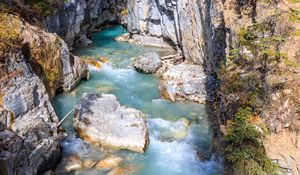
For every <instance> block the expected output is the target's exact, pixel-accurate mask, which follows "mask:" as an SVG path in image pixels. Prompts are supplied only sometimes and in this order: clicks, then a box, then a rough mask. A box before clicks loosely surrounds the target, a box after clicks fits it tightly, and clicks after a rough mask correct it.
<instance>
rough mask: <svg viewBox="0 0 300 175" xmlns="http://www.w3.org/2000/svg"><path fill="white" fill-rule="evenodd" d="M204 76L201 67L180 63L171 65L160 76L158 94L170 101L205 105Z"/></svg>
mask: <svg viewBox="0 0 300 175" xmlns="http://www.w3.org/2000/svg"><path fill="white" fill-rule="evenodd" d="M206 78H207V77H206V75H205V73H204V70H203V68H202V66H201V65H193V64H190V63H185V62H184V63H181V64H178V65H171V66H170V67H168V68H167V69H166V71H165V72H164V73H163V74H162V82H161V84H160V87H159V89H160V92H161V95H162V97H164V98H167V99H170V100H171V101H173V102H174V101H176V100H181V99H186V100H191V101H196V102H199V103H205V100H206V86H205V83H206V81H207V80H206Z"/></svg>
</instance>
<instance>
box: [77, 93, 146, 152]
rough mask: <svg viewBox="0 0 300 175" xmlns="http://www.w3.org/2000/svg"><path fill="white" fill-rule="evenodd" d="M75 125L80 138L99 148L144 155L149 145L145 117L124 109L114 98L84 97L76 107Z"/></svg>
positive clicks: (102, 96) (139, 113) (104, 96)
mask: <svg viewBox="0 0 300 175" xmlns="http://www.w3.org/2000/svg"><path fill="white" fill-rule="evenodd" d="M73 125H74V128H75V131H76V132H77V134H78V135H79V136H80V137H81V138H83V139H84V140H86V141H88V142H90V143H92V144H94V145H96V146H100V147H105V148H113V149H127V150H131V151H136V152H140V153H144V151H145V150H146V148H147V146H148V143H149V136H148V128H147V124H146V116H145V115H144V114H143V113H142V112H140V111H139V110H136V109H133V108H128V107H125V106H121V105H120V103H119V102H118V101H117V98H116V96H114V95H111V94H95V93H92V94H87V93H86V94H84V95H83V96H82V98H81V99H80V100H79V101H78V102H77V104H76V106H75V112H74V123H73Z"/></svg>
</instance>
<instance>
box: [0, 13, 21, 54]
mask: <svg viewBox="0 0 300 175" xmlns="http://www.w3.org/2000/svg"><path fill="white" fill-rule="evenodd" d="M20 32H21V20H20V19H18V18H17V17H15V16H13V15H9V14H6V13H0V55H2V54H3V53H5V52H7V50H8V49H9V48H11V47H18V41H19V35H20Z"/></svg>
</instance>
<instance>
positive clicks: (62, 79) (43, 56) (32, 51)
mask: <svg viewBox="0 0 300 175" xmlns="http://www.w3.org/2000/svg"><path fill="white" fill-rule="evenodd" d="M22 28H23V29H22V31H21V33H20V38H21V40H22V50H23V54H24V59H26V60H27V61H28V62H29V64H30V65H31V67H32V69H33V71H34V72H35V73H36V74H37V75H38V76H39V77H40V78H41V79H42V80H44V82H45V86H46V89H47V91H48V94H49V96H50V98H53V97H54V96H55V93H56V91H57V90H61V91H65V92H68V91H70V90H71V89H72V88H73V87H74V86H75V85H76V84H77V83H78V82H79V81H80V80H81V79H82V78H86V77H87V76H88V71H87V67H86V65H85V64H84V62H83V61H82V60H81V59H80V58H78V57H76V56H73V55H72V54H70V52H69V50H68V47H67V44H66V43H65V42H64V41H63V40H62V39H60V38H59V37H58V36H57V35H55V34H50V33H47V32H45V31H43V30H41V29H40V28H37V27H34V26H31V25H29V24H28V23H25V22H24V23H23V26H22Z"/></svg>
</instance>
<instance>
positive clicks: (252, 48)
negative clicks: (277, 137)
mask: <svg viewBox="0 0 300 175" xmlns="http://www.w3.org/2000/svg"><path fill="white" fill-rule="evenodd" d="M278 2H279V1H277V3H278ZM268 3H275V8H274V9H275V10H274V12H272V14H268V15H267V17H266V18H264V19H263V20H262V21H260V22H256V20H254V23H253V24H252V25H250V26H248V27H244V28H241V29H240V30H239V32H238V36H237V37H238V44H237V46H236V47H235V48H234V49H232V50H231V52H230V56H229V58H228V59H227V60H226V62H225V63H224V64H223V67H222V68H221V69H220V70H219V72H218V79H219V80H220V83H221V85H220V91H219V92H218V94H219V95H218V96H219V98H220V100H219V103H220V104H218V106H223V107H222V109H224V110H223V111H222V109H221V111H218V113H219V114H220V116H219V117H220V118H222V119H223V122H224V123H225V126H226V128H225V129H224V131H225V132H224V134H225V145H226V147H225V148H224V150H223V153H224V157H225V160H226V162H228V163H229V164H231V165H232V166H233V168H234V171H235V172H237V173H239V174H247V175H258V174H259V175H272V174H278V173H279V172H280V169H279V167H278V165H277V164H276V163H274V162H273V161H272V160H271V159H270V158H268V157H267V156H266V151H265V148H264V145H263V139H264V138H265V136H266V134H268V129H267V126H266V125H265V124H264V123H265V122H264V119H263V112H264V108H265V107H266V106H267V105H268V103H269V97H270V94H271V93H272V91H274V89H276V88H274V87H271V86H270V82H269V80H268V77H269V74H270V73H274V72H276V70H277V68H278V65H279V64H280V63H281V62H284V63H285V64H287V65H289V66H292V67H296V66H298V64H297V63H295V62H293V61H290V60H289V59H288V58H287V57H286V56H287V54H285V53H282V52H281V47H282V46H283V44H284V43H285V41H286V40H287V38H288V37H289V36H290V34H292V33H293V32H294V31H293V28H292V27H290V25H286V24H287V23H288V22H297V20H298V18H299V13H298V11H297V10H295V9H292V8H290V9H288V10H287V11H280V10H279V8H278V4H276V2H272V1H270V2H268ZM217 108H218V107H217Z"/></svg>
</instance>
